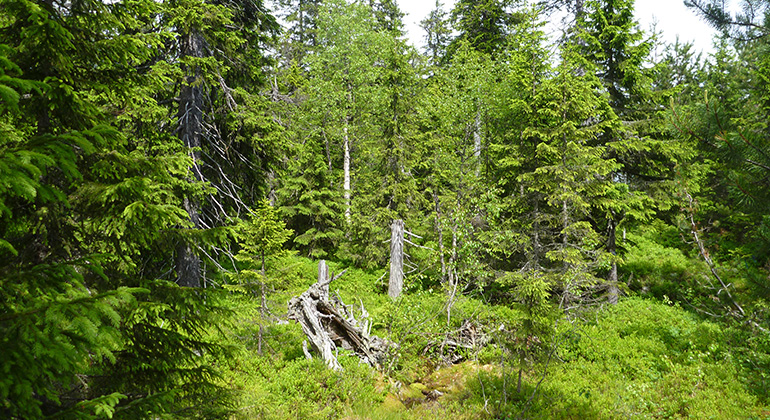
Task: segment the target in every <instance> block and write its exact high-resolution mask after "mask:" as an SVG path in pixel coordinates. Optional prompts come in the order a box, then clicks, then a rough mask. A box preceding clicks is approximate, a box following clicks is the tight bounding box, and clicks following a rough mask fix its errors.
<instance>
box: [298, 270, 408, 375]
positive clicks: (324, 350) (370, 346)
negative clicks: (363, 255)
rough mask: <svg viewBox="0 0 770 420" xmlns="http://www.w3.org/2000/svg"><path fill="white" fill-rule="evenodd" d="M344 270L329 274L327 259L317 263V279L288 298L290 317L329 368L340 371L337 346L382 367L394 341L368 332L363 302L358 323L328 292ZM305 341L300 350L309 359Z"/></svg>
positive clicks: (368, 327)
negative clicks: (302, 291) (301, 291)
mask: <svg viewBox="0 0 770 420" xmlns="http://www.w3.org/2000/svg"><path fill="white" fill-rule="evenodd" d="M344 273H345V271H343V272H341V273H340V274H337V275H336V276H330V275H329V268H328V266H327V265H326V261H323V260H321V262H319V263H318V282H316V283H315V284H313V285H311V286H310V287H309V288H308V289H307V290H306V291H305V292H304V293H302V294H301V295H299V296H295V297H293V298H292V299H291V300H290V301H289V313H288V315H289V319H293V320H295V321H297V322H299V324H300V325H301V326H302V331H303V332H304V333H305V336H307V338H308V340H309V341H310V344H311V345H312V346H313V348H314V349H315V350H316V351H317V352H318V353H320V354H321V358H323V360H324V362H325V363H326V365H327V366H328V367H329V368H331V369H334V370H342V366H341V365H340V364H339V361H337V354H336V353H337V350H338V349H339V348H340V347H342V348H343V349H345V350H351V351H353V352H355V353H356V355H357V356H358V357H359V358H360V359H361V360H362V361H364V362H366V363H368V364H369V365H371V366H377V367H378V366H381V365H382V362H383V361H384V359H385V357H386V355H387V353H388V350H389V349H390V348H393V347H395V344H393V343H391V342H390V341H388V340H385V339H382V338H380V337H377V336H372V335H370V333H371V327H372V325H371V323H370V322H369V321H368V320H367V319H366V318H367V317H368V313H367V312H366V309H364V306H363V304H361V320H362V323H361V322H359V321H358V320H357V319H356V318H355V316H354V315H353V314H352V313H351V312H350V310H349V309H348V307H347V306H346V305H345V304H344V303H343V302H342V300H341V299H340V298H339V296H337V295H336V294H335V295H334V296H330V295H329V284H330V283H331V282H332V281H334V280H336V279H338V278H340V277H341V276H342V275H343V274H344ZM306 343H307V342H305V344H303V350H304V351H305V356H307V358H308V359H310V358H312V356H311V355H310V352H308V350H307V344H306Z"/></svg>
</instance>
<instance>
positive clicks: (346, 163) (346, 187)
mask: <svg viewBox="0 0 770 420" xmlns="http://www.w3.org/2000/svg"><path fill="white" fill-rule="evenodd" d="M349 122H350V119H349V118H347V117H345V127H344V130H345V137H344V139H343V143H342V144H343V148H344V149H345V150H344V154H345V155H344V157H343V161H342V169H343V173H344V174H343V177H344V179H343V186H342V189H343V191H344V194H345V222H346V223H347V224H348V226H350V136H349V134H348V125H349Z"/></svg>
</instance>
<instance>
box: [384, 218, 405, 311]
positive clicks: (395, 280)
mask: <svg viewBox="0 0 770 420" xmlns="http://www.w3.org/2000/svg"><path fill="white" fill-rule="evenodd" d="M403 288H404V221H403V220H401V219H396V220H394V221H393V223H392V224H391V225H390V279H389V281H388V296H390V298H391V299H396V298H397V297H399V296H401V291H402V290H403Z"/></svg>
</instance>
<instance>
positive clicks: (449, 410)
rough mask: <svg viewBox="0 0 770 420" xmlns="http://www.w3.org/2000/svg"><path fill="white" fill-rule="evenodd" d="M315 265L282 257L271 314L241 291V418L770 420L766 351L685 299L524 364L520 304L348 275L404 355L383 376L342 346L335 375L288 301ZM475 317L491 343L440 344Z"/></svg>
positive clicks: (237, 311)
mask: <svg viewBox="0 0 770 420" xmlns="http://www.w3.org/2000/svg"><path fill="white" fill-rule="evenodd" d="M315 264H316V262H313V261H311V260H308V259H304V258H298V257H289V258H287V259H285V260H282V261H279V262H276V263H275V264H274V265H275V267H280V268H273V269H272V270H270V271H269V273H268V278H271V280H270V281H269V284H268V286H269V290H270V291H271V292H270V293H269V298H268V300H267V303H268V307H267V309H268V311H267V312H265V311H261V310H260V306H261V304H260V302H261V299H260V296H259V293H258V292H257V290H258V288H256V287H252V288H249V287H244V286H238V287H233V289H232V290H233V293H232V294H231V296H230V298H229V302H228V305H229V306H230V309H232V310H233V315H234V316H233V320H234V321H233V323H232V325H231V326H230V327H229V328H227V329H226V330H225V331H226V333H227V334H228V336H229V338H230V339H231V340H232V343H233V344H234V348H237V349H238V351H236V353H235V357H234V358H233V359H232V360H231V361H230V363H229V366H228V368H227V369H226V370H225V374H226V375H225V377H224V378H223V380H224V381H225V383H226V384H227V385H228V386H230V387H233V388H235V389H237V390H238V401H239V403H238V407H237V411H236V415H235V417H234V418H243V419H250V418H258V419H349V420H353V419H440V418H454V419H490V418H543V419H573V418H575V419H577V418H579V419H605V418H606V419H610V418H654V419H657V418H673V419H675V418H682V419H683V418H692V419H706V418H711V419H770V407H768V402H767V399H766V394H767V389H766V388H767V387H766V385H767V384H766V383H764V382H762V381H763V380H764V379H763V378H765V377H766V375H764V374H760V373H759V372H752V369H751V360H750V359H751V358H761V357H768V355H767V354H758V353H757V352H756V350H755V349H754V350H752V348H751V347H750V346H748V345H742V343H741V342H740V340H741V338H740V335H739V334H738V333H736V332H735V331H732V330H730V329H729V328H726V327H724V326H722V325H718V324H715V323H713V322H711V321H709V320H703V319H700V318H698V317H696V316H695V315H693V314H691V313H689V312H687V311H685V310H684V309H682V308H680V307H679V306H678V305H676V304H671V303H670V302H660V301H656V300H653V299H645V298H641V297H628V298H626V299H623V300H621V303H620V304H618V305H615V306H613V307H609V308H603V309H599V310H593V311H588V312H586V313H584V314H583V316H582V317H581V319H573V320H572V321H567V320H566V319H560V320H558V322H557V326H556V328H555V334H554V339H553V340H551V341H549V343H548V345H547V346H546V345H545V344H542V347H543V348H542V349H541V352H540V354H538V353H535V352H532V354H531V357H527V358H526V360H525V361H524V363H523V364H521V363H519V362H518V360H519V359H518V358H516V357H514V356H513V354H512V351H513V349H515V344H516V343H512V342H510V337H509V338H508V339H506V340H508V341H506V340H504V339H503V337H502V336H500V335H496V334H495V331H498V330H500V329H504V328H505V326H506V325H508V326H510V328H511V329H513V328H514V327H513V326H515V325H516V320H517V317H520V315H521V314H520V312H519V311H518V310H516V308H511V307H509V306H506V305H493V304H489V303H487V302H485V301H484V300H483V299H479V298H478V297H470V296H464V297H461V298H460V299H459V300H458V301H457V302H456V303H455V304H454V305H453V307H452V309H451V311H449V312H450V314H449V317H447V310H446V294H445V293H443V291H441V290H432V289H430V288H428V289H427V290H424V288H422V287H420V286H419V285H416V284H413V285H411V286H410V285H407V290H406V293H405V295H404V296H403V297H402V298H400V299H398V300H397V301H392V300H390V299H389V298H388V296H387V293H386V290H385V285H384V284H383V283H382V279H381V274H382V273H381V272H375V271H370V272H367V271H363V270H354V269H351V270H349V271H348V272H346V273H345V275H344V276H342V277H341V278H340V279H339V280H336V281H335V282H334V283H333V284H332V285H331V291H332V293H337V294H338V295H339V296H340V298H342V300H343V301H344V302H345V303H347V304H349V305H351V306H353V307H360V305H363V306H364V307H365V308H366V310H367V312H368V313H369V319H370V320H371V321H372V322H373V326H374V327H373V329H372V333H373V334H375V335H380V336H382V337H386V338H388V339H390V340H392V341H393V342H395V343H397V344H398V345H399V347H398V348H397V349H394V351H393V352H392V354H391V355H390V358H389V361H388V363H387V365H386V366H381V367H380V368H379V369H375V368H372V367H370V366H368V365H365V364H361V363H359V360H358V358H357V357H356V356H355V355H353V354H351V353H349V352H345V351H340V352H339V353H338V358H339V362H340V364H341V365H342V367H343V370H342V371H340V372H335V371H332V370H330V369H328V368H327V367H326V366H325V365H324V364H323V362H322V361H321V360H319V359H318V357H314V359H313V360H308V359H307V358H306V357H305V354H304V352H303V350H302V345H303V341H304V340H305V338H304V335H303V333H302V330H301V328H300V326H299V325H298V324H297V323H295V322H294V321H289V320H287V319H286V317H285V315H286V302H287V301H288V300H289V299H290V298H291V297H292V296H296V295H298V294H300V293H302V292H303V291H304V290H305V289H306V288H307V287H308V286H309V285H310V284H312V283H313V282H315V272H314V270H315ZM340 268H341V267H339V266H335V265H334V264H331V269H332V270H333V271H336V272H339V271H341V270H340ZM260 313H266V315H264V316H262V315H260ZM469 321H470V322H472V325H474V326H475V328H476V329H477V330H478V331H479V334H484V335H488V336H489V337H491V340H490V341H489V344H486V345H484V346H478V347H477V348H468V349H459V350H458V349H447V348H446V346H444V347H443V348H442V347H441V346H437V345H436V343H438V342H440V341H441V339H442V338H443V337H450V336H451V334H453V333H456V332H457V331H458V330H460V329H462V328H461V327H462V326H463V325H470V324H469ZM744 344H745V343H744ZM528 345H529V344H528ZM520 370H521V372H522V384H521V388H520V389H517V388H518V386H517V385H518V377H519V376H518V375H519V371H520ZM763 387H765V388H764V389H763Z"/></svg>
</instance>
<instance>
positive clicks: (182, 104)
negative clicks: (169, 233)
mask: <svg viewBox="0 0 770 420" xmlns="http://www.w3.org/2000/svg"><path fill="white" fill-rule="evenodd" d="M180 41H181V48H182V50H181V55H182V57H203V42H204V40H203V36H202V35H201V34H200V32H198V31H197V30H192V31H191V32H189V33H187V34H184V35H182V37H181V40H180ZM184 70H185V73H186V80H185V83H183V84H182V88H181V92H180V95H179V97H180V101H179V111H178V114H177V119H178V123H179V127H178V135H179V139H180V140H182V142H183V143H184V145H185V147H187V149H188V151H189V154H190V157H191V158H192V161H193V163H192V166H191V167H190V172H191V180H193V181H194V182H201V181H203V174H202V173H201V169H200V165H199V162H200V151H198V149H199V148H200V147H201V138H202V136H203V89H202V88H201V84H200V80H199V79H200V69H199V68H197V67H193V68H189V67H188V68H185V69H184ZM184 203H185V209H186V210H187V213H188V214H189V215H190V221H191V222H192V225H193V228H194V229H200V227H201V223H200V203H198V202H196V201H194V200H191V199H189V198H188V197H185V199H184ZM176 251H177V257H176V271H177V283H178V284H179V285H180V286H188V287H200V285H201V260H200V257H198V255H197V254H196V253H195V252H193V246H192V244H190V243H188V242H185V241H184V240H183V242H181V243H180V244H179V245H178V246H177V249H176Z"/></svg>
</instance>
